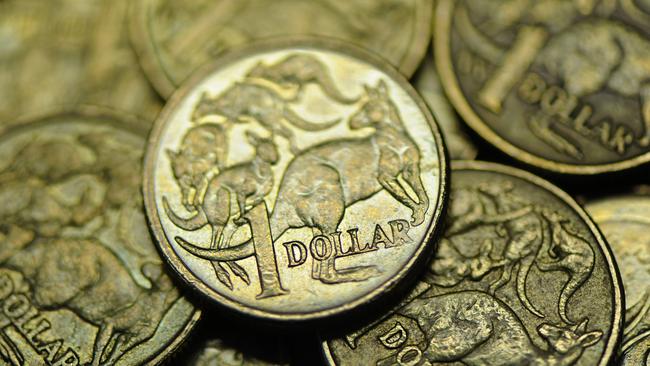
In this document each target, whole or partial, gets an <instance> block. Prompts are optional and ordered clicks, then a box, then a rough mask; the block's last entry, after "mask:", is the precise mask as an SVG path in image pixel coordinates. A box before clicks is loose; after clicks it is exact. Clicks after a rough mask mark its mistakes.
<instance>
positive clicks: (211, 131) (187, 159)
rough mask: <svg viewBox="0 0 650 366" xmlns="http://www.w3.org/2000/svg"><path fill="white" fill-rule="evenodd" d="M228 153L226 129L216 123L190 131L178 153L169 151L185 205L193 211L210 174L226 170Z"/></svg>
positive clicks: (199, 126)
mask: <svg viewBox="0 0 650 366" xmlns="http://www.w3.org/2000/svg"><path fill="white" fill-rule="evenodd" d="M227 154H228V138H227V136H226V131H225V128H224V127H222V126H221V125H218V124H214V123H206V124H201V125H198V126H195V127H192V128H191V129H189V130H188V131H187V132H186V133H185V136H183V140H182V141H181V147H180V149H179V150H178V151H173V150H167V155H168V156H169V160H171V164H172V172H173V174H174V178H176V182H177V183H178V186H179V188H180V189H181V195H182V203H183V206H185V208H186V209H188V210H190V211H194V206H196V205H197V204H199V203H200V202H197V200H199V201H200V199H201V198H202V193H204V192H205V189H206V188H207V184H208V181H209V177H210V175H214V174H216V173H217V172H218V171H219V170H221V169H223V167H224V163H225V161H226V157H227Z"/></svg>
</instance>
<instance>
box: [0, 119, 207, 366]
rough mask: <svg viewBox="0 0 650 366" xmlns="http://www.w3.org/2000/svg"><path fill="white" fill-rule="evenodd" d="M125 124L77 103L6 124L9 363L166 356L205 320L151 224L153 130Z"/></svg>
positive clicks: (1, 261)
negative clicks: (169, 269)
mask: <svg viewBox="0 0 650 366" xmlns="http://www.w3.org/2000/svg"><path fill="white" fill-rule="evenodd" d="M126 125H130V126H133V124H129V123H125V122H123V121H122V118H121V117H120V118H118V117H113V116H108V115H101V116H100V115H90V114H88V115H86V114H83V113H76V112H75V113H65V114H59V115H55V116H50V117H44V118H42V119H40V120H38V121H35V122H32V123H21V124H20V127H16V128H8V129H7V128H5V129H3V133H2V134H1V136H0V156H2V157H3V159H2V161H1V162H0V199H1V200H2V202H3V204H2V205H1V207H0V222H2V225H0V361H2V362H0V363H2V364H3V365H7V364H8V365H16V366H18V365H46V364H47V365H90V364H92V365H99V364H102V365H143V364H147V365H153V364H158V363H159V362H160V361H161V360H162V359H163V358H164V357H166V356H167V355H168V354H170V353H171V352H172V351H173V350H174V349H175V348H176V347H177V346H178V345H179V343H180V342H181V341H182V340H184V339H185V338H186V337H187V334H188V332H189V331H190V330H191V328H192V327H193V326H194V324H195V323H196V321H197V320H198V317H199V315H200V314H199V312H198V310H196V309H195V308H194V307H193V306H192V305H191V304H190V303H189V302H188V301H187V300H185V299H184V298H183V297H182V296H181V294H180V293H179V291H178V290H177V289H176V287H175V286H174V285H173V284H172V282H171V279H170V277H168V276H167V275H166V274H165V272H164V270H163V263H162V261H161V259H160V256H159V255H158V254H157V252H156V248H155V246H154V244H153V242H152V241H151V238H150V236H149V233H148V231H147V225H146V221H145V216H144V212H143V206H142V198H141V193H140V175H138V173H137V172H138V171H139V170H140V169H141V157H142V153H143V148H144V138H143V133H140V132H136V131H135V130H132V129H129V128H130V127H129V128H126V127H125V126H126Z"/></svg>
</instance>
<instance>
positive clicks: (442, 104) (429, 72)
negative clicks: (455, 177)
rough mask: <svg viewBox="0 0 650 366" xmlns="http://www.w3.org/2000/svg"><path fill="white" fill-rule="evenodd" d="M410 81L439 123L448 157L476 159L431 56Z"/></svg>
mask: <svg viewBox="0 0 650 366" xmlns="http://www.w3.org/2000/svg"><path fill="white" fill-rule="evenodd" d="M412 82H413V86H414V87H415V89H416V90H417V91H418V93H420V95H421V96H422V99H424V101H425V103H427V105H428V106H429V108H430V109H431V113H433V115H434V117H435V118H436V121H437V122H438V124H440V130H441V131H442V135H443V136H444V137H445V143H446V145H447V150H448V151H449V157H450V158H451V159H452V160H474V159H476V156H477V155H478V148H477V147H476V145H474V143H473V142H472V141H471V140H470V139H469V137H468V136H467V134H465V132H464V131H463V130H462V126H461V121H460V120H459V119H458V117H457V116H456V113H455V112H454V109H453V107H452V106H451V103H450V102H449V99H447V96H446V95H445V93H444V91H443V89H442V84H440V77H439V76H438V72H437V71H436V68H435V64H434V62H433V57H432V56H427V57H426V58H425V59H424V61H423V62H422V65H420V68H419V69H418V72H417V73H416V74H415V76H414V77H413V80H412Z"/></svg>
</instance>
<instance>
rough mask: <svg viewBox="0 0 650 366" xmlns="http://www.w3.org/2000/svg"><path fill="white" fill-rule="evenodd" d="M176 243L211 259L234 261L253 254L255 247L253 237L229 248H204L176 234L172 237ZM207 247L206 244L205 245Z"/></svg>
mask: <svg viewBox="0 0 650 366" xmlns="http://www.w3.org/2000/svg"><path fill="white" fill-rule="evenodd" d="M174 240H176V243H178V245H180V246H181V247H182V248H183V249H185V250H186V251H188V252H190V253H191V254H193V255H195V256H197V257H199V258H203V259H208V260H211V261H219V262H225V261H236V260H240V259H244V258H248V257H250V256H251V255H253V254H255V248H253V239H252V238H251V239H249V240H247V241H245V242H243V243H241V244H237V245H235V246H232V247H230V248H223V249H218V248H212V249H209V248H205V247H201V246H196V245H194V244H192V243H190V242H188V241H186V240H185V239H183V238H181V237H180V236H177V237H175V238H174ZM206 247H207V245H206Z"/></svg>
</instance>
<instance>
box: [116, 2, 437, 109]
mask: <svg viewBox="0 0 650 366" xmlns="http://www.w3.org/2000/svg"><path fill="white" fill-rule="evenodd" d="M153 1H154V0H141V1H133V2H132V4H131V6H130V7H129V8H130V9H129V16H128V18H129V19H128V23H129V25H128V27H129V38H130V39H131V44H132V45H133V48H134V50H135V52H136V54H137V56H138V57H137V58H138V60H139V63H140V66H141V67H142V70H143V71H144V74H145V75H146V76H147V79H148V80H149V81H150V83H151V85H153V87H154V89H155V90H156V92H157V93H158V94H159V95H160V96H161V97H162V98H163V99H165V100H167V99H169V98H170V97H171V95H172V94H173V93H174V91H175V90H176V89H177V88H178V87H179V86H182V85H183V84H185V83H186V81H187V80H179V81H178V82H177V83H175V82H174V81H173V79H172V77H171V75H169V73H168V72H167V71H165V68H164V67H163V66H162V62H160V60H159V59H160V57H159V53H158V52H157V47H156V45H155V42H154V40H153V39H152V35H151V32H150V31H149V27H148V16H147V15H148V13H149V12H150V9H151V6H152V3H153ZM433 6H434V0H414V7H413V13H414V14H413V17H414V20H413V27H412V32H411V35H410V39H409V47H408V48H407V50H406V52H404V55H402V57H401V58H400V60H399V65H395V66H394V67H397V68H398V69H399V71H400V72H401V73H402V74H403V75H404V76H405V77H407V78H410V77H412V76H413V74H414V73H415V71H416V70H417V68H418V66H419V65H420V63H421V61H422V59H423V58H424V56H425V55H426V53H427V49H428V46H429V41H430V40H431V31H432V29H431V22H432V21H433ZM298 37H300V38H303V37H309V36H306V35H305V36H300V35H287V36H273V37H259V38H255V39H253V40H251V41H249V42H245V43H243V44H240V45H236V46H235V47H232V48H229V49H228V50H227V51H225V53H224V54H228V53H230V52H231V50H236V49H239V48H241V46H243V45H248V44H257V43H259V42H260V41H265V40H269V39H275V38H278V39H279V38H283V39H287V38H298ZM321 37H322V38H325V39H337V40H339V41H340V42H345V43H351V44H355V45H356V46H357V47H360V48H364V49H366V50H368V49H367V48H366V47H364V45H363V44H360V43H354V42H353V41H352V40H348V39H344V38H335V37H331V36H326V35H323V36H320V37H317V36H315V35H312V36H311V37H310V38H321ZM368 51H370V52H374V53H376V52H375V51H373V50H368ZM224 54H221V55H218V56H217V58H221V57H222V56H223V55H224ZM207 63H208V64H210V63H211V62H210V61H208V62H207ZM203 66H205V65H199V66H198V67H197V69H196V70H191V72H190V73H189V77H188V79H189V78H191V77H192V76H193V75H195V74H196V71H197V70H200V69H201V68H202V67H203Z"/></svg>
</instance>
